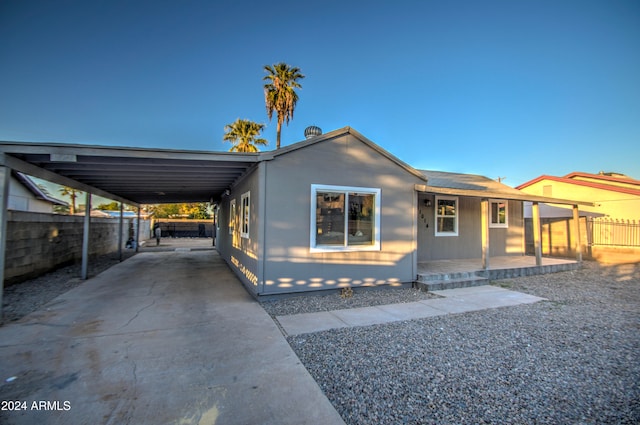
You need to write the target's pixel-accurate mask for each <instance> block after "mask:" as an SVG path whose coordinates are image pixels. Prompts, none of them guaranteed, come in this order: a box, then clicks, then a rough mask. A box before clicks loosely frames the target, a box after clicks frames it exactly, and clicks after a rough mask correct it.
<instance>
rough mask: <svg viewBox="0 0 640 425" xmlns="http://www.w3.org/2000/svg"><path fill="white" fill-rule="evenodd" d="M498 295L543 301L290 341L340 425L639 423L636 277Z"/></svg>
mask: <svg viewBox="0 0 640 425" xmlns="http://www.w3.org/2000/svg"><path fill="white" fill-rule="evenodd" d="M494 284H495V285H498V286H501V287H506V288H509V289H513V290H517V291H521V292H525V293H529V294H532V295H536V296H540V297H544V298H546V299H547V301H543V302H539V303H536V304H528V305H519V306H513V307H504V308H498V309H492V310H484V311H477V312H470V313H464V314H456V315H447V316H438V317H431V318H426V319H420V320H412V321H405V322H396V323H390V324H384V325H374V326H367V327H358V328H343V329H336V330H330V331H324V332H318V333H313V334H305V335H299V336H292V337H288V338H287V340H288V341H289V344H290V345H291V347H292V348H293V349H294V351H295V352H296V354H297V355H298V357H299V358H300V360H301V361H302V363H303V364H304V365H305V366H306V368H307V369H308V370H309V372H310V373H311V375H312V376H313V377H314V379H315V380H316V381H317V382H318V384H319V385H320V387H321V388H322V390H323V391H324V393H325V394H326V395H327V397H328V398H329V400H330V401H331V403H332V404H333V405H334V407H335V408H336V409H337V411H338V412H339V413H340V415H341V416H342V418H343V419H344V420H345V422H346V423H347V424H348V425H353V424H489V423H490V424H534V423H535V424H637V423H640V266H639V265H623V266H615V267H601V266H599V265H598V264H596V263H592V262H585V264H584V267H583V269H581V270H578V271H573V272H563V273H553V274H547V275H540V276H529V277H521V278H515V279H508V280H499V281H494ZM380 294H382V293H380ZM313 303H317V300H314V301H313ZM297 308H299V309H303V308H304V307H297ZM314 308H317V307H314Z"/></svg>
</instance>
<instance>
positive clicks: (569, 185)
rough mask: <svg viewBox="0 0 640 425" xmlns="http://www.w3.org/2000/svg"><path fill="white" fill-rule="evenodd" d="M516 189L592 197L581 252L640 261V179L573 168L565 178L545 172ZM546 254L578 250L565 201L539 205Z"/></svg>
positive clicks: (528, 241)
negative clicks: (573, 238)
mask: <svg viewBox="0 0 640 425" xmlns="http://www.w3.org/2000/svg"><path fill="white" fill-rule="evenodd" d="M516 189H518V190H521V191H522V192H525V193H529V194H532V195H542V196H552V197H565V196H570V197H571V198H573V199H576V200H588V201H591V202H593V204H594V205H592V206H584V207H583V208H582V210H581V214H580V221H581V224H580V229H581V231H582V234H581V237H580V238H581V240H582V244H581V248H580V250H581V251H582V254H583V255H584V256H585V258H589V259H596V260H598V261H601V262H607V263H611V262H613V263H620V262H637V261H640V180H635V179H632V178H630V177H628V176H625V175H624V174H619V173H605V172H600V173H598V174H590V173H584V172H577V171H576V172H572V173H569V174H567V175H566V176H563V177H556V176H548V175H542V176H540V177H537V178H535V179H533V180H530V181H528V182H525V183H523V184H521V185H519V186H518V187H517V188H516ZM524 217H525V224H526V225H527V227H526V229H527V231H526V232H525V239H526V244H527V252H531V250H532V249H533V237H532V233H531V232H532V230H531V224H530V223H531V221H532V213H531V203H530V202H529V203H525V205H524ZM540 217H541V220H542V252H543V254H545V255H554V256H572V255H574V254H575V249H574V248H573V245H574V244H573V243H572V236H571V234H570V233H571V232H569V231H568V230H567V229H571V228H572V221H573V220H575V218H573V217H572V213H571V210H570V209H567V206H566V205H558V204H553V203H547V204H541V205H540Z"/></svg>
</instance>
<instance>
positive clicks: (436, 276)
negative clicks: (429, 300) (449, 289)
mask: <svg viewBox="0 0 640 425" xmlns="http://www.w3.org/2000/svg"><path fill="white" fill-rule="evenodd" d="M475 277H478V272H452V273H420V274H419V275H418V279H417V280H418V282H439V281H448V280H464V279H473V278H475Z"/></svg>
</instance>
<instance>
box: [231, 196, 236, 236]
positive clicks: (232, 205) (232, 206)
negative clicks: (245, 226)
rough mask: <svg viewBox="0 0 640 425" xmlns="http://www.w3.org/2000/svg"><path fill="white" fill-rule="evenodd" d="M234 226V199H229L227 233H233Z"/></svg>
mask: <svg viewBox="0 0 640 425" xmlns="http://www.w3.org/2000/svg"><path fill="white" fill-rule="evenodd" d="M235 228H236V200H235V199H231V200H229V234H230V235H233V231H234V230H235Z"/></svg>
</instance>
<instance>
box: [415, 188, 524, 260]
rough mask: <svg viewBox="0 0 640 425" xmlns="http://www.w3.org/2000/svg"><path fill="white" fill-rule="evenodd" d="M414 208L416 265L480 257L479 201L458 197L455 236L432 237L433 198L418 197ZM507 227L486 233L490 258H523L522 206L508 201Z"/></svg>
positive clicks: (433, 227)
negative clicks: (415, 220)
mask: <svg viewBox="0 0 640 425" xmlns="http://www.w3.org/2000/svg"><path fill="white" fill-rule="evenodd" d="M425 200H429V201H430V202H431V205H430V206H426V205H425ZM418 205H419V211H418V261H431V260H452V259H468V258H481V257H482V234H481V209H480V198H469V197H463V196H460V197H458V209H459V217H458V236H436V235H435V221H436V220H435V195H430V194H420V197H419V199H418ZM508 224H509V226H508V227H507V228H490V229H489V255H490V256H494V257H495V256H504V255H523V253H524V221H523V214H522V202H520V201H509V207H508Z"/></svg>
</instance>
